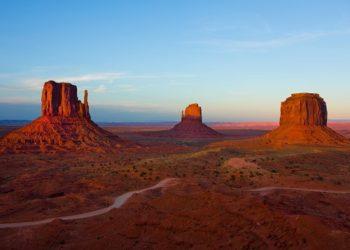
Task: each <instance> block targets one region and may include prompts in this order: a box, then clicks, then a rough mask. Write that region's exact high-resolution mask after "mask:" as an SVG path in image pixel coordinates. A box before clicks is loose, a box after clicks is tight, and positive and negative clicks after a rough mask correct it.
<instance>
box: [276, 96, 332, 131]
mask: <svg viewBox="0 0 350 250" xmlns="http://www.w3.org/2000/svg"><path fill="white" fill-rule="evenodd" d="M293 125H297V126H298V125H300V126H327V105H326V102H325V101H324V100H323V99H322V98H321V97H320V96H319V95H318V94H309V93H301V94H292V96H291V97H289V98H287V100H285V101H284V102H282V104H281V118H280V126H293Z"/></svg>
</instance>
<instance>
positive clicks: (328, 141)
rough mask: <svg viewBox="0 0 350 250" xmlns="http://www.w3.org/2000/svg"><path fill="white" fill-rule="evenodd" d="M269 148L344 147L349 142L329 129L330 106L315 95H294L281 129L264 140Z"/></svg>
mask: <svg viewBox="0 0 350 250" xmlns="http://www.w3.org/2000/svg"><path fill="white" fill-rule="evenodd" d="M262 138H263V140H264V141H265V143H266V144H275V145H288V144H308V145H310V144H316V145H344V144H349V141H348V140H347V139H346V138H345V137H343V136H342V135H340V134H338V133H337V132H335V131H333V130H332V129H330V128H328V127H327V105H326V102H325V101H324V100H323V99H322V98H321V97H320V96H319V95H318V94H313V93H297V94H292V95H291V96H290V97H289V98H287V99H286V100H285V101H284V102H282V104H281V117H280V126H279V127H278V128H277V129H275V130H273V131H271V132H270V133H267V134H266V135H265V136H263V137H262Z"/></svg>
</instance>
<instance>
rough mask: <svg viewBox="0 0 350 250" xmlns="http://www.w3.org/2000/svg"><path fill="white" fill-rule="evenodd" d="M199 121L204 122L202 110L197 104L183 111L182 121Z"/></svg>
mask: <svg viewBox="0 0 350 250" xmlns="http://www.w3.org/2000/svg"><path fill="white" fill-rule="evenodd" d="M187 120H190V121H199V122H202V108H201V107H200V106H199V105H198V104H197V103H192V104H190V105H188V106H187V107H186V109H185V110H184V111H182V117H181V121H187Z"/></svg>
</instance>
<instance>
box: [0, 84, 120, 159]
mask: <svg viewBox="0 0 350 250" xmlns="http://www.w3.org/2000/svg"><path fill="white" fill-rule="evenodd" d="M41 102H42V106H41V111H42V116H41V117H39V118H38V119H36V120H34V121H33V122H32V123H30V124H28V125H26V126H24V127H22V128H20V129H18V130H15V131H12V132H11V133H9V134H7V135H6V136H4V137H3V138H1V139H0V153H1V152H3V153H33V152H45V153H46V152H50V153H54V152H58V151H95V152H106V151H115V150H118V148H119V147H121V145H122V144H123V143H124V142H123V141H122V140H121V139H120V138H119V137H118V136H116V135H114V134H112V133H110V132H108V131H106V130H104V129H102V128H100V127H99V126H98V125H97V124H95V123H94V122H93V121H92V120H91V119H90V113H89V104H88V92H87V90H85V92H84V101H83V102H81V101H79V100H78V96H77V87H76V86H75V85H73V84H70V83H57V82H54V81H49V82H46V83H45V84H44V86H43V90H42V95H41Z"/></svg>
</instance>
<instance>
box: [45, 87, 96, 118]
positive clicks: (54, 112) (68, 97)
mask: <svg viewBox="0 0 350 250" xmlns="http://www.w3.org/2000/svg"><path fill="white" fill-rule="evenodd" d="M41 113H42V116H62V117H78V116H79V117H82V118H87V119H90V114H89V104H88V92H87V90H85V91H84V102H83V103H82V102H81V101H80V100H78V95H77V87H76V86H75V85H73V84H70V83H57V82H54V81H48V82H46V83H45V84H44V87H43V91H42V95H41Z"/></svg>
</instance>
